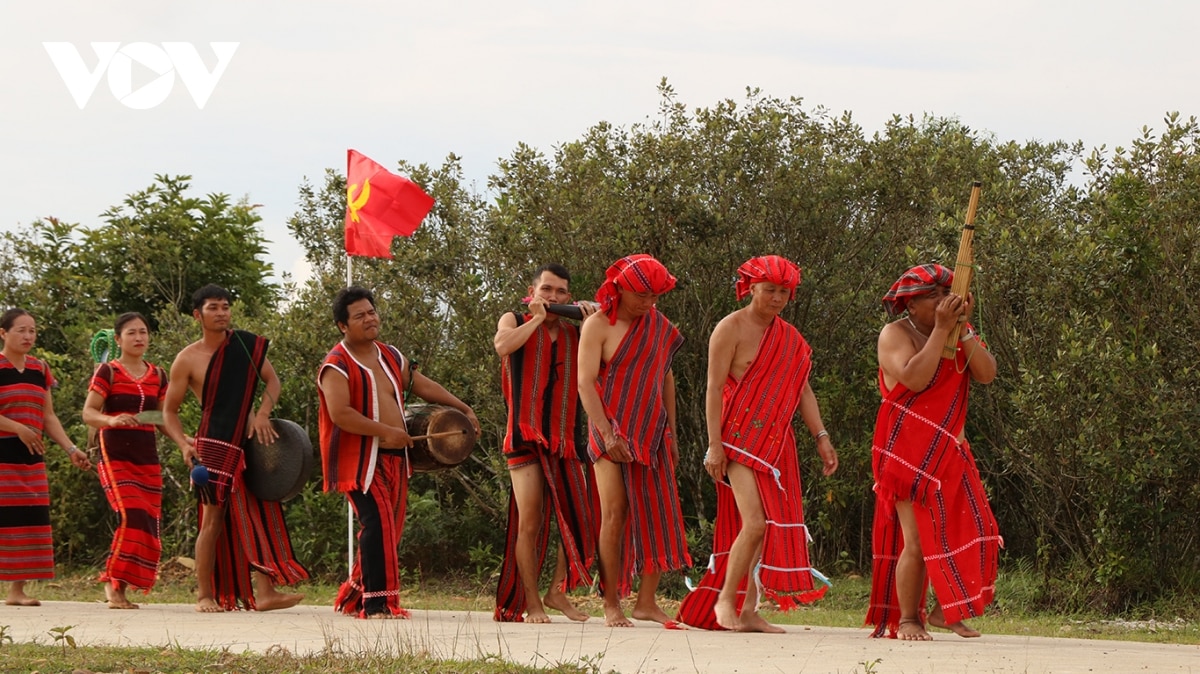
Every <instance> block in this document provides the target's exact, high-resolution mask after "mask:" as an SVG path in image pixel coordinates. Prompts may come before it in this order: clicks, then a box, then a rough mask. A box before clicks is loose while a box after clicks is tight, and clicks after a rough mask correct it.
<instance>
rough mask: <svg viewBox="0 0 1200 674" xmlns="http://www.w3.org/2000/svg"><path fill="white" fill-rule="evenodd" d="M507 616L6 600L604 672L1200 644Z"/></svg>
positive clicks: (1098, 658)
mask: <svg viewBox="0 0 1200 674" xmlns="http://www.w3.org/2000/svg"><path fill="white" fill-rule="evenodd" d="M555 620H556V621H557V622H555V623H552V624H550V625H524V624H511V623H509V624H499V623H495V622H493V621H492V619H491V614H488V613H472V612H463V611H414V612H413V617H412V620H382V621H366V620H355V619H353V618H349V617H345V616H339V615H335V614H334V612H333V610H332V609H331V608H329V607H324V606H299V607H296V608H293V609H288V610H286V611H279V612H275V613H251V612H237V613H224V614H201V613H196V612H195V611H194V610H193V609H192V606H191V605H184V604H144V605H143V606H142V608H141V609H139V610H137V611H116V610H111V609H109V608H107V606H106V605H105V604H101V603H95V602H93V603H83V602H53V601H52V602H45V604H44V605H43V606H40V607H36V608H25V607H14V606H0V625H5V626H7V627H8V633H9V634H10V635H12V637H13V639H14V640H16V641H18V642H28V641H34V640H36V641H38V642H39V643H52V642H53V639H52V638H51V637H50V635H49V630H50V629H51V628H55V627H61V626H66V625H71V626H72V629H71V630H70V632H69V633H70V634H71V635H73V636H74V637H75V639H76V641H77V642H78V643H79V644H80V645H83V646H90V645H101V644H112V645H127V646H142V645H146V646H168V645H176V644H178V645H181V646H185V647H197V648H229V649H231V650H233V651H235V652H241V651H244V650H253V651H260V652H261V651H266V650H267V649H269V648H272V647H283V648H287V649H288V650H290V651H293V652H296V653H315V652H321V651H324V650H326V649H337V650H339V651H342V652H348V653H355V652H371V653H389V652H403V651H415V652H421V653H425V654H428V655H430V656H433V657H437V658H481V657H485V656H488V655H498V656H500V657H502V658H503V659H505V660H508V661H511V662H517V663H521V664H526V665H534V666H542V667H548V666H553V665H556V664H558V663H561V662H577V661H580V660H586V662H587V663H589V664H594V665H596V666H597V667H598V668H599V671H601V672H609V671H612V670H616V671H618V672H703V673H705V674H707V673H709V672H755V673H757V672H789V673H790V672H843V673H849V672H858V673H859V674H866V672H876V673H878V674H895V673H898V672H931V673H938V674H941V673H945V672H964V673H968V674H983V673H985V672H1028V673H1038V672H1055V673H1056V674H1067V673H1071V672H1088V673H1094V672H1190V673H1193V674H1200V646H1178V645H1158V644H1145V643H1137V642H1129V641H1093V640H1085V639H1050V638H1040V637H1014V636H995V635H984V636H983V637H982V638H980V639H969V640H968V639H961V638H958V637H955V636H954V635H952V634H950V633H948V632H939V633H937V634H936V635H935V638H936V640H935V641H933V642H927V643H906V642H899V641H894V640H888V639H868V638H867V632H866V631H865V630H855V629H841V628H833V627H813V628H806V627H801V626H793V625H789V626H787V627H786V629H787V630H788V634H779V635H767V634H733V633H728V632H703V631H700V630H689V631H668V630H663V629H661V628H659V627H658V626H657V625H655V624H653V623H639V624H638V626H637V627H635V628H626V629H610V628H606V627H604V625H603V624H602V623H601V622H599V620H598V619H597V618H593V619H592V620H590V621H588V622H587V623H583V624H577V623H571V622H569V621H567V620H566V619H565V618H563V617H562V616H555Z"/></svg>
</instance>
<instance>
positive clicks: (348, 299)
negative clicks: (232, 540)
mask: <svg viewBox="0 0 1200 674" xmlns="http://www.w3.org/2000/svg"><path fill="white" fill-rule="evenodd" d="M333 320H334V323H336V324H337V327H338V330H340V331H341V333H342V341H341V342H339V343H338V344H337V345H336V346H334V347H333V349H331V350H330V351H329V353H328V354H327V355H326V356H325V360H324V362H323V363H321V367H320V369H319V370H318V372H317V387H318V393H319V394H320V408H319V412H318V424H319V426H320V436H321V468H322V472H323V473H324V488H325V491H340V492H344V493H345V494H346V498H347V499H348V500H349V501H350V504H351V506H352V507H353V508H354V513H355V515H356V516H357V517H358V522H359V525H360V527H361V529H360V531H359V534H358V554H357V556H356V557H355V560H354V566H353V567H352V568H351V569H350V577H349V578H348V579H347V580H346V581H345V582H344V583H342V587H341V590H340V591H339V592H338V596H337V599H335V600H334V609H335V610H338V611H341V612H343V613H346V614H349V615H353V616H356V617H358V618H397V617H398V618H408V617H409V613H408V611H407V610H405V609H404V608H401V606H400V561H399V557H398V553H397V546H399V544H400V536H401V534H402V533H403V531H404V512H405V507H406V505H407V500H408V477H409V473H410V472H411V470H412V469H411V466H410V465H409V457H408V454H407V452H406V449H407V448H410V447H412V438H411V437H410V436H409V434H408V426H407V425H406V422H405V418H404V392H405V391H406V390H411V391H412V393H414V394H416V395H418V396H420V397H421V398H422V399H424V400H426V401H427V402H431V403H435V404H439V405H446V406H449V407H453V408H455V409H457V410H459V411H461V412H463V413H464V414H465V415H466V416H467V418H468V419H469V420H470V421H471V424H472V425H473V426H474V427H475V433H476V435H477V436H478V434H479V420H478V419H476V418H475V412H473V411H472V410H471V408H470V406H468V405H467V404H466V403H464V402H463V401H461V400H459V399H458V398H456V397H455V396H454V395H452V394H451V393H450V392H449V391H447V390H446V389H444V388H442V385H441V384H439V383H437V382H435V381H433V380H432V379H430V378H428V377H426V376H425V375H423V374H421V373H420V372H418V371H417V370H416V368H415V366H410V363H409V360H408V359H407V358H406V357H405V356H404V354H402V353H400V350H399V349H397V348H396V347H394V346H392V345H390V344H384V343H383V342H380V341H378V338H379V330H380V319H379V314H378V313H377V312H376V310H375V296H374V294H372V293H371V291H369V290H367V289H366V288H362V287H360V286H350V287H349V288H344V289H343V290H341V291H340V292H338V294H337V296H336V297H335V298H334V300H333Z"/></svg>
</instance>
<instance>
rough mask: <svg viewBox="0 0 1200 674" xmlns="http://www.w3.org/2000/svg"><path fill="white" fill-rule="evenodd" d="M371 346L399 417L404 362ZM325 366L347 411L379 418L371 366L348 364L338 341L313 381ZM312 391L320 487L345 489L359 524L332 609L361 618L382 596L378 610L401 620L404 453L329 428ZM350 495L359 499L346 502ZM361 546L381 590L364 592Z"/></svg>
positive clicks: (388, 349)
mask: <svg viewBox="0 0 1200 674" xmlns="http://www.w3.org/2000/svg"><path fill="white" fill-rule="evenodd" d="M375 347H376V356H377V357H378V358H379V362H380V364H382V365H383V370H384V373H385V374H386V375H387V377H388V379H389V380H390V381H391V384H392V391H393V392H394V394H395V396H396V404H397V405H399V406H400V411H401V413H403V411H404V399H403V391H404V369H405V367H406V366H407V364H408V360H407V359H406V358H405V357H404V354H402V353H400V350H399V349H397V348H396V347H394V346H391V345H390V344H384V343H383V342H376V343H375ZM327 368H328V369H331V370H335V371H336V372H337V374H338V375H340V376H342V377H345V378H346V381H347V383H348V386H349V394H350V402H351V404H352V405H353V406H354V409H355V410H357V411H358V412H359V413H360V414H362V415H363V416H364V417H366V418H368V419H371V420H374V421H378V420H379V386H378V384H377V383H376V381H375V374H374V372H372V371H371V368H369V367H366V366H364V365H362V364H361V363H359V362H358V361H357V360H355V358H354V356H353V355H351V353H350V352H349V350H347V349H346V347H345V345H344V344H342V343H341V342H338V344H337V345H336V346H334V347H333V349H331V350H330V351H329V353H328V354H327V355H326V356H325V361H324V362H323V363H321V368H320V370H319V371H318V373H317V381H318V382H320V380H321V376H322V375H323V374H324V373H325V370H326V369H327ZM331 376H337V375H331ZM317 393H318V395H319V397H320V408H319V410H318V419H319V422H318V423H319V427H320V438H321V468H322V472H323V474H324V488H325V491H340V492H345V493H346V495H347V500H348V501H349V502H350V504H351V506H352V507H353V508H354V514H355V517H356V518H357V519H358V521H359V524H360V529H359V532H358V543H359V544H358V546H357V547H356V548H355V553H354V564H353V565H352V566H351V568H350V575H349V577H348V578H347V579H346V580H345V581H344V582H343V583H342V586H341V588H340V590H339V591H338V595H337V598H336V599H335V600H334V603H333V606H334V610H336V611H340V612H342V613H345V614H348V615H353V616H357V617H360V618H366V617H367V614H366V605H365V603H366V602H367V601H368V600H371V599H374V598H379V597H382V598H384V604H385V606H384V609H386V610H387V611H388V612H389V613H391V614H392V615H398V616H403V617H406V618H407V617H408V616H409V612H408V610H406V609H404V608H402V607H401V606H400V553H399V547H400V538H401V537H402V536H403V535H404V516H405V514H406V512H407V507H408V477H409V472H410V471H409V466H408V460H407V458H406V455H400V454H392V453H380V448H379V438H378V437H375V436H373V435H358V434H356V433H350V432H347V431H344V430H342V429H341V428H339V427H338V426H337V425H336V424H334V423H333V418H332V417H331V416H330V414H329V408H328V407H327V406H326V403H325V394H324V393H323V392H322V391H321V388H320V386H319V385H318V387H317ZM351 492H354V493H355V494H356V498H358V499H360V501H356V500H355V497H351V495H350V494H351ZM360 494H361V495H360ZM372 536H378V537H379V538H380V539H381V540H379V541H371V540H370V537H372ZM372 543H374V544H372ZM368 547H369V548H370V549H373V550H377V551H378V552H376V553H374V554H376V555H381V556H382V558H381V559H367V560H366V567H368V568H369V569H370V571H368V573H369V574H373V573H374V572H375V570H376V569H377V570H378V575H377V577H378V579H379V581H380V582H381V584H382V585H383V587H382V588H379V589H373V590H370V591H367V590H366V589H365V584H364V578H363V572H364V564H363V561H364V559H363V550H364V548H368Z"/></svg>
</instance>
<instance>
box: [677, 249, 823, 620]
mask: <svg viewBox="0 0 1200 674" xmlns="http://www.w3.org/2000/svg"><path fill="white" fill-rule="evenodd" d="M799 284H800V269H799V268H798V267H797V266H796V265H795V264H793V263H792V262H790V261H789V260H786V259H784V258H782V257H779V256H778V255H768V256H764V257H756V258H753V259H751V260H749V261H747V262H746V263H745V264H743V265H742V266H741V267H739V268H738V282H737V289H736V290H737V298H738V299H739V300H741V299H743V298H745V297H746V296H747V295H750V303H749V304H748V305H746V306H745V307H742V308H741V309H738V310H737V311H735V312H733V313H731V314H729V315H728V316H726V317H725V318H724V319H722V320H721V322H720V323H718V324H717V327H716V329H714V330H713V334H712V337H711V338H710V340H709V344H708V393H707V396H706V399H705V411H706V416H707V420H708V453H707V454H706V455H705V458H704V468H705V470H707V471H708V473H709V475H712V477H713V479H714V480H716V481H717V520H716V526H715V536H714V541H713V555H712V558H711V560H710V562H709V566H708V572H707V573H706V574H705V575H704V577H703V578H702V579H701V581H700V585H699V586H698V587H697V588H696V589H695V590H693V591H692V592H691V593H690V594H688V596H687V597H685V598H684V600H683V604H682V605H681V606H680V608H679V619H680V620H682V621H683V622H685V623H687V624H689V625H693V626H695V627H703V628H705V629H730V630H738V631H742V632H773V633H781V632H783V631H784V630H783V629H782V628H779V627H776V626H775V625H771V624H770V623H768V622H767V621H766V620H764V619H763V618H762V616H760V615H759V614H758V612H757V610H756V604H757V601H758V594H759V589H760V588H761V590H762V592H763V593H764V594H765V595H766V596H767V597H770V598H771V599H773V600H775V601H776V602H777V603H778V604H779V606H780V607H781V608H784V609H789V608H793V607H795V606H796V604H797V602H802V603H808V602H811V601H815V600H816V599H818V598H820V597H821V596H823V595H824V594H825V591H826V589H828V581H827V580H826V579H825V578H824V576H822V575H821V574H820V573H818V572H817V571H816V570H815V569H813V568H812V567H811V566H810V564H809V560H808V538H809V537H808V528H807V527H805V526H804V510H803V507H802V504H801V495H802V490H801V484H800V466H799V463H798V461H797V457H796V438H795V435H794V433H793V429H792V417H793V416H794V415H795V413H796V410H797V409H799V410H800V416H801V418H803V419H804V423H805V425H806V426H807V427H808V430H809V432H810V433H811V434H812V436H813V438H814V439H815V442H816V446H817V452H818V454H820V456H821V461H822V464H823V473H824V474H825V475H832V474H833V472H834V471H835V470H837V466H838V457H837V451H836V450H834V448H833V443H832V442H831V441H830V439H829V433H828V431H826V430H825V424H824V423H822V421H821V410H820V407H819V405H818V404H817V398H816V396H815V395H814V394H813V391H812V388H811V387H810V386H809V385H808V376H809V372H810V371H811V369H812V358H811V355H812V349H811V348H809V346H808V343H807V342H806V341H805V340H804V337H803V336H801V335H800V331H799V330H797V329H796V328H795V327H793V326H792V325H791V324H789V323H788V322H786V321H784V320H783V319H782V318H780V317H779V313H780V312H781V311H783V308H784V307H785V306H787V303H788V302H789V301H790V300H791V299H793V298H794V297H795V294H796V286H797V285H799ZM755 567H756V568H755ZM751 568H755V571H754V574H753V576H752V578H750V579H751V580H752V581H753V582H748V577H749V576H750V575H751V574H750V569H751ZM814 579H815V580H817V581H819V582H821V583H823V585H822V586H821V587H820V589H817V584H816V583H814Z"/></svg>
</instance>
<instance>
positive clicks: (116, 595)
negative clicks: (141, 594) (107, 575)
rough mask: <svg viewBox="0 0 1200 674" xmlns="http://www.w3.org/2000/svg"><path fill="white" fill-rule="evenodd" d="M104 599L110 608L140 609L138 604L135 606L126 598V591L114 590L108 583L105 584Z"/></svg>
mask: <svg viewBox="0 0 1200 674" xmlns="http://www.w3.org/2000/svg"><path fill="white" fill-rule="evenodd" d="M104 598H105V599H107V600H108V607H109V608H117V609H133V608H138V605H137V604H134V603H133V602H131V601H129V598H128V597H126V596H125V590H124V589H120V588H114V587H113V586H112V585H109V584H108V583H105V584H104Z"/></svg>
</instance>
